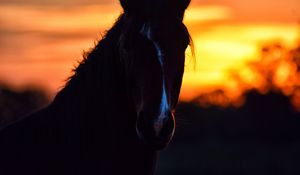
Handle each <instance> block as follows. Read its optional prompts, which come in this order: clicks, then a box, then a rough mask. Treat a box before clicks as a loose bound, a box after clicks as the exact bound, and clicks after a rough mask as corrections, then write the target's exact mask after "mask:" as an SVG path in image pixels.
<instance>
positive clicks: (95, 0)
mask: <svg viewBox="0 0 300 175" xmlns="http://www.w3.org/2000/svg"><path fill="white" fill-rule="evenodd" d="M116 2H117V1H115V0H88V1H87V0H43V1H41V0H1V1H0V4H15V5H36V6H44V5H47V6H49V5H51V6H66V5H90V4H101V5H103V4H114V3H116Z"/></svg>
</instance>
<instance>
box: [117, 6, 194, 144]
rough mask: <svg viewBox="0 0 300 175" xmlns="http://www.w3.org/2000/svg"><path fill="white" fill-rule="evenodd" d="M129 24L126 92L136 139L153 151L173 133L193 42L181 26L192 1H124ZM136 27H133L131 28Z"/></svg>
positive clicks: (126, 49)
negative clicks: (175, 113) (190, 45)
mask: <svg viewBox="0 0 300 175" xmlns="http://www.w3.org/2000/svg"><path fill="white" fill-rule="evenodd" d="M120 2H121V5H122V7H123V8H124V14H125V17H126V18H127V19H128V20H127V21H130V22H129V23H130V24H128V27H127V31H124V36H123V40H122V45H123V49H124V55H126V59H130V61H129V62H130V64H129V65H127V67H126V72H128V77H129V78H128V79H129V83H128V90H129V94H131V97H132V101H133V104H134V108H135V112H136V117H137V118H136V132H137V135H138V138H139V139H140V140H141V141H142V142H143V143H145V144H146V145H147V146H150V147H151V148H153V149H155V150H160V149H163V148H165V147H166V146H167V145H168V144H169V142H170V141H171V139H172V137H173V134H174V131H175V117H174V111H175V107H176V104H177V102H178V98H179V93H180V88H181V83H182V76H183V72H184V62H185V50H186V48H187V46H188V45H189V44H190V37H189V33H188V30H187V28H186V27H185V25H184V24H183V22H182V20H183V15H184V11H185V9H186V8H187V6H188V5H189V3H190V0H120ZM133 24H134V25H133Z"/></svg>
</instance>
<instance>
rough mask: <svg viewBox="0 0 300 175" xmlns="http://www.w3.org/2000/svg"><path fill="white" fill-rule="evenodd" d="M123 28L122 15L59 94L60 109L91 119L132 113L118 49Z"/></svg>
mask: <svg viewBox="0 0 300 175" xmlns="http://www.w3.org/2000/svg"><path fill="white" fill-rule="evenodd" d="M121 30H122V16H121V17H120V18H119V20H118V21H117V22H116V24H115V25H114V26H113V27H112V28H111V29H110V30H109V31H108V32H107V34H106V35H105V37H104V38H103V39H102V40H101V41H100V42H99V43H98V44H97V45H96V46H95V48H94V49H93V50H92V51H91V52H90V53H89V54H88V55H87V56H86V58H85V59H84V60H83V61H82V62H81V63H80V65H79V66H78V67H77V68H76V70H75V72H74V75H73V76H72V77H71V78H70V80H69V81H68V82H67V84H66V86H65V87H64V88H63V89H62V90H61V91H60V92H59V93H58V94H57V96H56V98H55V100H54V102H53V106H56V108H60V110H57V111H59V113H64V115H65V116H68V117H72V118H81V119H82V118H84V119H87V120H90V122H91V120H93V121H94V122H97V121H99V120H101V121H102V122H103V119H104V117H105V116H107V115H112V116H117V115H118V114H119V115H120V117H121V116H123V117H124V116H129V115H131V114H130V113H132V112H130V111H128V109H129V108H130V106H129V104H130V102H128V98H127V92H126V87H125V80H124V78H123V77H122V75H124V74H123V73H122V65H121V64H120V60H121V59H120V57H119V52H118V51H119V50H118V42H119V38H120V35H121V32H122V31H121ZM121 111H122V113H120V112H121ZM117 117H118V116H117ZM81 119H80V121H82V120H81Z"/></svg>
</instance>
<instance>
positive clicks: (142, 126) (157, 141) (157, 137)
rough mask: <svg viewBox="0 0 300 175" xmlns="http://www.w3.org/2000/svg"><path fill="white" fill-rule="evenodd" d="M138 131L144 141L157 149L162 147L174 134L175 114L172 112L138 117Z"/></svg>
mask: <svg viewBox="0 0 300 175" xmlns="http://www.w3.org/2000/svg"><path fill="white" fill-rule="evenodd" d="M136 131H137V134H138V136H139V138H140V140H142V141H143V142H144V143H146V144H147V145H150V146H152V147H153V148H155V149H162V148H164V147H166V146H167V145H168V144H169V142H170V141H171V139H172V137H173V135H174V131H175V118H174V115H173V114H172V113H171V112H167V113H166V115H164V116H159V117H156V118H153V117H152V118H150V117H147V116H144V115H141V116H139V117H138V119H137V123H136Z"/></svg>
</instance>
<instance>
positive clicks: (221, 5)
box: [0, 0, 300, 100]
mask: <svg viewBox="0 0 300 175" xmlns="http://www.w3.org/2000/svg"><path fill="white" fill-rule="evenodd" d="M299 11H300V1H299V0H264V1H261V0H252V1H249V0H214V1H211V0H198V1H197V0H194V1H192V4H191V6H190V7H189V9H188V10H187V13H186V16H185V23H186V25H187V26H188V28H189V30H190V32H191V35H192V37H193V40H194V44H195V48H196V57H197V61H196V65H195V67H196V69H193V67H194V65H193V63H192V62H191V61H189V59H188V60H187V63H186V65H187V66H186V72H185V76H184V82H183V88H182V93H181V99H183V100H188V99H191V98H193V97H194V96H195V95H198V94H199V93H201V92H202V93H203V92H207V91H210V90H212V89H216V88H219V87H221V88H223V89H225V90H227V91H236V89H234V85H233V84H232V83H231V82H230V81H229V80H228V77H227V76H228V75H227V73H228V71H229V70H232V69H235V70H241V71H242V69H243V67H244V64H245V62H246V61H247V60H255V59H258V57H259V46H260V45H261V44H263V43H264V42H268V41H270V40H276V41H281V42H282V43H284V44H285V45H287V46H288V47H293V46H294V45H295V43H296V38H297V37H298V35H299V29H298V25H297V22H298V21H300V13H299ZM120 12H121V8H120V7H119V4H118V1H113V0H106V1H104V0H102V1H101V0H98V1H96V0H95V1H83V0H76V1H67V0H62V1H59V2H55V1H50V0H49V1H43V2H41V1H37V0H31V1H26V3H25V2H23V1H21V0H13V1H5V0H4V1H1V2H0V80H1V81H4V82H8V83H10V84H12V85H15V86H17V87H19V86H23V85H27V84H35V85H37V86H40V87H43V88H45V89H47V90H48V91H49V92H50V93H51V94H52V95H53V94H55V92H57V90H58V89H59V87H61V86H63V84H64V80H65V79H66V78H67V77H68V76H69V75H70V71H71V69H72V68H73V67H74V65H76V62H77V61H78V60H80V59H81V58H82V57H81V54H82V52H83V50H88V49H89V48H90V47H92V46H93V43H94V41H95V40H96V39H100V38H101V33H103V32H104V31H105V29H109V27H110V26H111V25H112V23H113V21H114V20H115V18H116V17H117V16H118V15H119V14H120ZM188 55H190V53H189V52H187V57H189V56H188ZM45 77H46V78H47V79H45Z"/></svg>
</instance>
